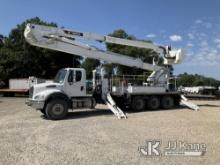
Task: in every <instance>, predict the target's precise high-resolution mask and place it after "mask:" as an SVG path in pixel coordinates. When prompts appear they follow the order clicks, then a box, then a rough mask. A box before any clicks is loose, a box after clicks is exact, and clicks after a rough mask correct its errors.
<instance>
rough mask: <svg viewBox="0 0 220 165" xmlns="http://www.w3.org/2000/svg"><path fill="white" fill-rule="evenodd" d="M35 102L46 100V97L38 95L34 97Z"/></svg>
mask: <svg viewBox="0 0 220 165" xmlns="http://www.w3.org/2000/svg"><path fill="white" fill-rule="evenodd" d="M34 100H44V95H36V96H34Z"/></svg>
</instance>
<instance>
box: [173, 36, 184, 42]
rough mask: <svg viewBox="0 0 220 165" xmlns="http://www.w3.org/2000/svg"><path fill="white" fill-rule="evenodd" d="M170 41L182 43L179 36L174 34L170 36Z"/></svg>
mask: <svg viewBox="0 0 220 165" xmlns="http://www.w3.org/2000/svg"><path fill="white" fill-rule="evenodd" d="M170 40H171V41H173V42H178V41H182V37H181V36H180V35H176V34H174V35H171V36H170Z"/></svg>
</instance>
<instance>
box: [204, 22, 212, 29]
mask: <svg viewBox="0 0 220 165" xmlns="http://www.w3.org/2000/svg"><path fill="white" fill-rule="evenodd" d="M204 26H205V27H206V28H207V29H210V28H212V24H211V23H209V22H206V23H204Z"/></svg>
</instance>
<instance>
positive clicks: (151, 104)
mask: <svg viewBox="0 0 220 165" xmlns="http://www.w3.org/2000/svg"><path fill="white" fill-rule="evenodd" d="M159 107H160V99H159V98H158V97H157V96H152V97H150V98H149V100H148V101H147V108H148V109H151V110H155V109H158V108H159Z"/></svg>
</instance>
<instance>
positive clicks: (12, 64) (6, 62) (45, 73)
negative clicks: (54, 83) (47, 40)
mask: <svg viewBox="0 0 220 165" xmlns="http://www.w3.org/2000/svg"><path fill="white" fill-rule="evenodd" d="M27 23H35V24H41V25H48V26H55V27H56V26H57V25H56V24H55V23H47V22H44V21H42V20H40V18H38V17H35V18H32V19H29V20H26V21H25V22H23V23H21V24H19V25H17V26H16V28H14V29H12V30H11V32H10V34H9V36H8V37H7V38H5V40H4V45H3V46H1V47H0V79H2V80H7V79H9V78H22V77H29V76H37V77H44V78H52V77H54V75H55V74H56V72H57V70H58V69H60V68H63V67H72V66H73V64H75V65H74V67H78V66H79V64H80V63H79V57H74V56H72V55H70V54H67V53H63V52H56V51H51V50H47V49H43V48H39V47H35V46H31V45H30V44H28V43H27V42H26V41H25V38H24V29H25V26H26V24H27Z"/></svg>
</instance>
